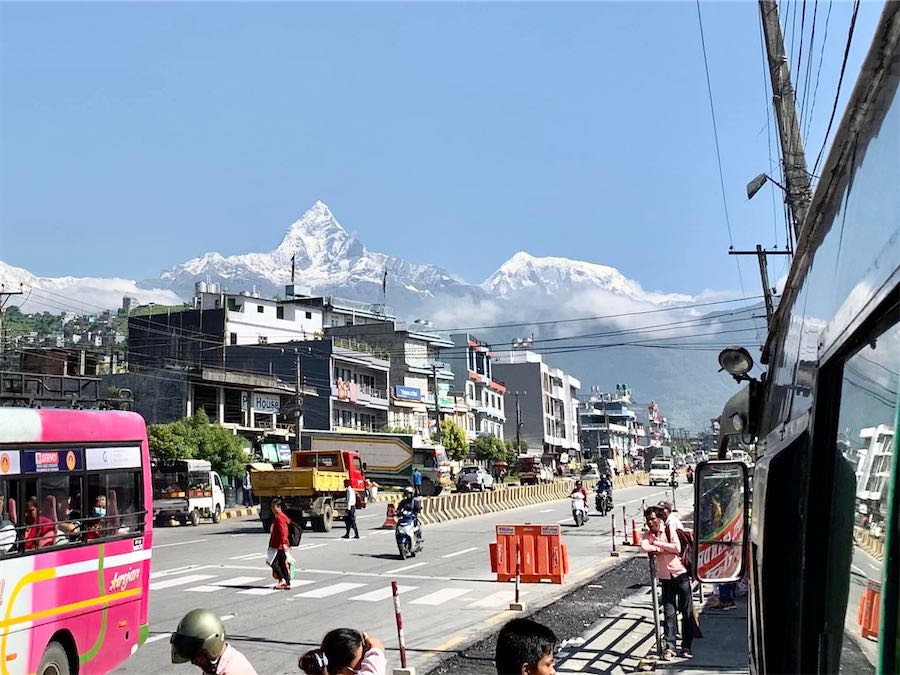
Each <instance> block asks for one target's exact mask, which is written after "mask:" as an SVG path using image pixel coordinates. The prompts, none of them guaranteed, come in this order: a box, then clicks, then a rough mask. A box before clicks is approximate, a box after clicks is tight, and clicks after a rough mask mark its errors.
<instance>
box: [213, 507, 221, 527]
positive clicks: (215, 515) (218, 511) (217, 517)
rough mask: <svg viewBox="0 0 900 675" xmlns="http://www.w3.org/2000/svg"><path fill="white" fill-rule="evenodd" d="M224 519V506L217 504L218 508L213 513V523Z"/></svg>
mask: <svg viewBox="0 0 900 675" xmlns="http://www.w3.org/2000/svg"><path fill="white" fill-rule="evenodd" d="M220 520H222V507H221V506H219V505H218V504H216V510H215V511H214V512H213V514H212V521H213V523H218V522H219V521H220Z"/></svg>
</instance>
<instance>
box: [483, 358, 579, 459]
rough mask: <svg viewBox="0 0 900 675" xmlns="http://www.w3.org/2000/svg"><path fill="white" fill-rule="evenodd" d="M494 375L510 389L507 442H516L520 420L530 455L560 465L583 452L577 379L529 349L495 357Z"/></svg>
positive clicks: (520, 432) (506, 426)
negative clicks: (580, 437) (549, 459)
mask: <svg viewBox="0 0 900 675" xmlns="http://www.w3.org/2000/svg"><path fill="white" fill-rule="evenodd" d="M492 372H493V374H494V375H495V376H496V377H497V378H498V379H499V380H500V381H502V382H503V383H504V384H505V386H506V388H507V392H506V394H505V398H506V400H505V409H506V410H508V411H509V414H508V415H507V417H506V423H505V431H504V433H505V436H506V438H507V439H510V440H512V439H515V438H516V427H517V419H516V417H518V427H519V437H520V438H521V439H522V440H524V441H525V442H527V443H528V452H529V453H532V454H544V455H550V456H552V457H553V458H554V459H555V460H556V461H557V462H560V460H561V458H562V457H563V455H567V456H568V457H572V456H573V455H574V454H575V453H578V452H579V451H580V449H581V444H580V442H579V439H578V390H579V389H580V388H581V382H580V381H579V380H578V379H577V378H575V377H573V376H571V375H569V374H567V373H566V372H564V371H562V370H560V369H559V368H554V367H553V366H551V365H549V364H547V363H545V362H544V360H543V358H542V357H541V355H540V354H537V353H536V352H533V351H531V350H528V349H513V350H510V351H503V352H496V353H494V354H493V359H492ZM517 395H518V408H517V407H516V397H517ZM516 411H518V414H517V413H516ZM563 463H565V462H563Z"/></svg>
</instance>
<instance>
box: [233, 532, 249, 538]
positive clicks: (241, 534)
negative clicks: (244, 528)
mask: <svg viewBox="0 0 900 675" xmlns="http://www.w3.org/2000/svg"><path fill="white" fill-rule="evenodd" d="M231 536H232V537H246V536H247V533H246V532H241V533H240V534H233V535H231Z"/></svg>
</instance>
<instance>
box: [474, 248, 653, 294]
mask: <svg viewBox="0 0 900 675" xmlns="http://www.w3.org/2000/svg"><path fill="white" fill-rule="evenodd" d="M481 286H482V288H484V289H485V290H486V291H488V292H490V293H493V294H497V295H501V296H506V295H509V294H510V293H514V292H517V291H521V290H525V289H536V290H541V291H543V292H544V293H547V294H552V293H554V292H556V291H559V290H561V289H562V288H569V287H572V286H592V287H595V288H601V289H604V290H609V291H613V292H617V293H622V294H624V295H628V296H631V297H634V298H641V299H646V298H645V297H644V296H645V295H646V293H645V291H644V290H643V289H642V288H641V286H640V284H638V283H636V282H634V281H632V280H631V279H628V278H627V277H625V275H623V274H622V273H621V272H619V270H617V269H616V268H614V267H608V266H606V265H598V264H596V263H590V262H585V261H582V260H571V259H569V258H561V257H553V256H548V257H542V258H538V257H535V256H533V255H530V254H529V253H526V252H525V251H519V252H518V253H516V254H515V255H514V256H512V257H511V258H510V259H509V260H507V261H506V262H505V263H503V264H502V265H501V266H500V268H499V269H498V270H497V271H496V272H494V273H493V274H492V275H491V276H490V277H489V278H488V279H487V280H486V281H485V282H484V283H483V284H482V285H481Z"/></svg>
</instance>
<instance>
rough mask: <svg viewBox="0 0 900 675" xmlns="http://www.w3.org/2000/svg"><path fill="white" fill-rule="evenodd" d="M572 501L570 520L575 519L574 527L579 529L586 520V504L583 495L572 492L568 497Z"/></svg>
mask: <svg viewBox="0 0 900 675" xmlns="http://www.w3.org/2000/svg"><path fill="white" fill-rule="evenodd" d="M570 497H571V499H572V518H574V519H575V526H576V527H581V526H582V525H584V523H585V521H586V520H587V519H588V510H587V504H586V503H585V501H584V495H583V494H581V493H580V492H573V493H572V494H571V495H570Z"/></svg>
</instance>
